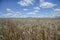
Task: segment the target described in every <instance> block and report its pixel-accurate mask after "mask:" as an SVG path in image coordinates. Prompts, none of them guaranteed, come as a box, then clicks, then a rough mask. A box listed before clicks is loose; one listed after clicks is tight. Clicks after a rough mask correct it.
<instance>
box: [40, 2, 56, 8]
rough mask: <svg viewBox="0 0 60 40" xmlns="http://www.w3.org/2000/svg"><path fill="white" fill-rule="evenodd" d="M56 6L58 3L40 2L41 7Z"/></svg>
mask: <svg viewBox="0 0 60 40" xmlns="http://www.w3.org/2000/svg"><path fill="white" fill-rule="evenodd" d="M54 6H56V4H53V3H50V2H43V3H41V4H40V7H41V8H53V7H54Z"/></svg>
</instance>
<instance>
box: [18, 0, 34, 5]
mask: <svg viewBox="0 0 60 40" xmlns="http://www.w3.org/2000/svg"><path fill="white" fill-rule="evenodd" d="M33 2H34V0H20V1H19V2H18V4H19V5H21V6H29V5H33Z"/></svg>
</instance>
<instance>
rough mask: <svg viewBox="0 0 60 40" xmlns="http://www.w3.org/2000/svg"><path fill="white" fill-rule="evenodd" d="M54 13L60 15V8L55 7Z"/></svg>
mask: <svg viewBox="0 0 60 40" xmlns="http://www.w3.org/2000/svg"><path fill="white" fill-rule="evenodd" d="M54 14H55V16H59V17H60V9H58V8H56V9H54Z"/></svg>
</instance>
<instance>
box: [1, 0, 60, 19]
mask: <svg viewBox="0 0 60 40" xmlns="http://www.w3.org/2000/svg"><path fill="white" fill-rule="evenodd" d="M56 16H60V0H0V18H26V17H36V18H45V17H51V18H53V17H56Z"/></svg>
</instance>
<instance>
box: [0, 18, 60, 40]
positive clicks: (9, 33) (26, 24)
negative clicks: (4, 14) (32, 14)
mask: <svg viewBox="0 0 60 40" xmlns="http://www.w3.org/2000/svg"><path fill="white" fill-rule="evenodd" d="M0 40H60V19H49V18H0Z"/></svg>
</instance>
